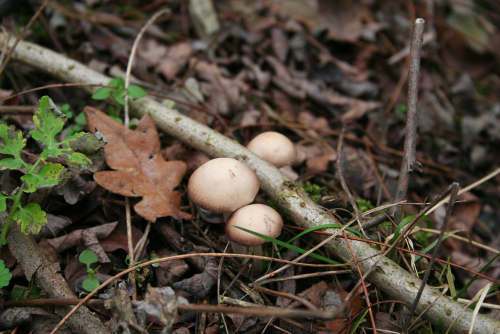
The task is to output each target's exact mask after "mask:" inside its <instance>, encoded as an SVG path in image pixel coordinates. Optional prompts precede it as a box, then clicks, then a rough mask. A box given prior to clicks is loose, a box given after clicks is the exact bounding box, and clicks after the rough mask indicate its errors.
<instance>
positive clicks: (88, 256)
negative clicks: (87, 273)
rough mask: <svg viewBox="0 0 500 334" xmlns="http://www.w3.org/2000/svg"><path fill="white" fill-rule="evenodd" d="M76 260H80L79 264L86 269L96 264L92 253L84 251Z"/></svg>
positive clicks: (95, 257) (95, 258)
mask: <svg viewBox="0 0 500 334" xmlns="http://www.w3.org/2000/svg"><path fill="white" fill-rule="evenodd" d="M78 260H80V262H81V263H83V264H85V265H86V266H87V268H88V267H90V265H91V264H92V263H96V262H97V255H96V254H95V253H94V252H92V251H90V250H88V249H86V250H84V251H83V252H81V254H80V256H79V257H78Z"/></svg>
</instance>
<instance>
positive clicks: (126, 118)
mask: <svg viewBox="0 0 500 334" xmlns="http://www.w3.org/2000/svg"><path fill="white" fill-rule="evenodd" d="M167 13H168V14H170V9H168V8H166V9H162V10H160V11H158V12H156V13H155V14H154V15H153V16H152V17H151V18H150V19H149V20H148V22H146V24H145V25H144V27H142V29H141V31H139V34H138V35H137V37H136V38H135V41H134V45H132V51H131V53H130V57H129V61H128V65H127V72H126V74H125V89H128V86H129V84H130V73H131V72H132V63H133V62H134V58H135V54H136V52H137V47H138V46H139V41H140V40H141V38H142V35H144V33H145V32H146V30H147V29H148V27H149V26H150V25H151V24H152V23H153V22H154V21H155V20H156V19H157V18H158V17H160V16H162V15H163V14H167ZM124 112H125V116H124V121H123V125H124V126H125V127H126V128H127V129H128V123H129V116H128V94H126V95H125V110H124Z"/></svg>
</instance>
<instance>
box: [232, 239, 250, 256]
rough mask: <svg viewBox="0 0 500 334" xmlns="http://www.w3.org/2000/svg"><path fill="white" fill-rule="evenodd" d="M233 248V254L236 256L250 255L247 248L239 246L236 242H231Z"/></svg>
mask: <svg viewBox="0 0 500 334" xmlns="http://www.w3.org/2000/svg"><path fill="white" fill-rule="evenodd" d="M231 246H232V247H233V252H234V253H235V254H248V253H247V248H246V246H242V245H238V244H237V243H236V242H234V241H231Z"/></svg>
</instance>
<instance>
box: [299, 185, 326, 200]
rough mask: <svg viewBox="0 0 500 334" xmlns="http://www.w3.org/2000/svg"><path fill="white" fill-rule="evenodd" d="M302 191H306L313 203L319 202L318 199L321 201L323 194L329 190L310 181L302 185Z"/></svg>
mask: <svg viewBox="0 0 500 334" xmlns="http://www.w3.org/2000/svg"><path fill="white" fill-rule="evenodd" d="M302 189H304V191H305V192H306V193H308V194H309V196H310V197H311V199H312V200H313V201H317V200H318V199H320V198H321V192H323V191H327V190H328V189H327V188H326V187H321V186H318V185H317V184H314V183H311V182H309V181H306V183H304V184H303V185H302Z"/></svg>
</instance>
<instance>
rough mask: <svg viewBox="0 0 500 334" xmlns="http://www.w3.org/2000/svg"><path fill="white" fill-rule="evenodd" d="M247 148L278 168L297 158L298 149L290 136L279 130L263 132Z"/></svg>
mask: <svg viewBox="0 0 500 334" xmlns="http://www.w3.org/2000/svg"><path fill="white" fill-rule="evenodd" d="M247 148H248V149H249V150H250V151H252V152H253V153H255V154H257V155H258V156H259V157H261V158H262V159H264V160H267V161H269V162H270V163H272V164H273V165H274V166H276V167H277V168H281V167H285V166H288V165H289V164H291V163H292V162H294V161H295V159H297V149H296V148H295V146H294V145H293V143H292V142H291V140H290V139H288V137H286V136H284V135H282V134H281V133H278V132H273V131H269V132H263V133H261V134H259V135H257V136H256V137H255V138H254V139H252V140H251V141H250V142H249V143H248V145H247Z"/></svg>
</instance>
